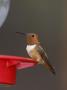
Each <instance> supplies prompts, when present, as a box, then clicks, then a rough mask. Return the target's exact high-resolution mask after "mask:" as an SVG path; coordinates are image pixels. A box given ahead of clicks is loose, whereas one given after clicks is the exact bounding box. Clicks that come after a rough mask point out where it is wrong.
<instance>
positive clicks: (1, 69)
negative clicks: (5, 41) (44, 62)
mask: <svg viewBox="0 0 67 90" xmlns="http://www.w3.org/2000/svg"><path fill="white" fill-rule="evenodd" d="M34 65H36V62H35V61H34V60H32V59H30V58H24V57H19V56H8V55H0V83H1V84H15V83H16V70H17V69H18V70H19V69H23V68H28V67H33V66H34Z"/></svg>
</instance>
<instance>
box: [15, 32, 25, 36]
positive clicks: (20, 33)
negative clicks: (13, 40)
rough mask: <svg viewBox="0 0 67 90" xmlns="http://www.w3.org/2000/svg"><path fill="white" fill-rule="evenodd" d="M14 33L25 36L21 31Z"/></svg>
mask: <svg viewBox="0 0 67 90" xmlns="http://www.w3.org/2000/svg"><path fill="white" fill-rule="evenodd" d="M16 34H19V35H24V36H26V33H22V32H16Z"/></svg>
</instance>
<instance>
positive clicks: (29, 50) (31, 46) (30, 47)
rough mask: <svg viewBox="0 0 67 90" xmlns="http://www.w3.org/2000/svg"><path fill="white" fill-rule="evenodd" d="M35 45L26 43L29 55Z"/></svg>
mask: <svg viewBox="0 0 67 90" xmlns="http://www.w3.org/2000/svg"><path fill="white" fill-rule="evenodd" d="M35 47H36V45H27V47H26V50H27V53H28V54H29V56H31V51H32V50H33V49H34V48H35Z"/></svg>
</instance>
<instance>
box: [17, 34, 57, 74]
mask: <svg viewBox="0 0 67 90" xmlns="http://www.w3.org/2000/svg"><path fill="white" fill-rule="evenodd" d="M16 33H17V34H20V35H24V36H25V38H26V43H27V46H26V51H27V53H28V55H29V57H30V58H32V59H33V60H35V61H36V62H37V63H38V64H42V65H44V66H45V67H46V68H47V69H48V70H49V71H51V72H52V74H53V75H55V74H56V73H55V69H54V68H53V67H52V65H51V64H50V62H49V61H48V56H47V54H46V50H44V49H43V48H42V46H41V43H40V41H39V36H38V34H36V33H22V32H16Z"/></svg>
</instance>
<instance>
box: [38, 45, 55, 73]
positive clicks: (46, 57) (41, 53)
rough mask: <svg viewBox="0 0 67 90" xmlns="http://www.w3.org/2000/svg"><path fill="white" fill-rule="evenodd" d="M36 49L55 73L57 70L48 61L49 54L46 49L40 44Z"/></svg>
mask: <svg viewBox="0 0 67 90" xmlns="http://www.w3.org/2000/svg"><path fill="white" fill-rule="evenodd" d="M36 50H37V52H39V54H40V55H41V57H42V59H43V60H44V63H45V66H46V67H47V68H48V69H49V70H50V71H51V72H52V73H53V74H55V70H54V68H53V67H52V66H51V64H50V63H49V61H48V56H47V54H46V52H45V51H44V49H43V48H42V47H41V46H40V45H37V46H36Z"/></svg>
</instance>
